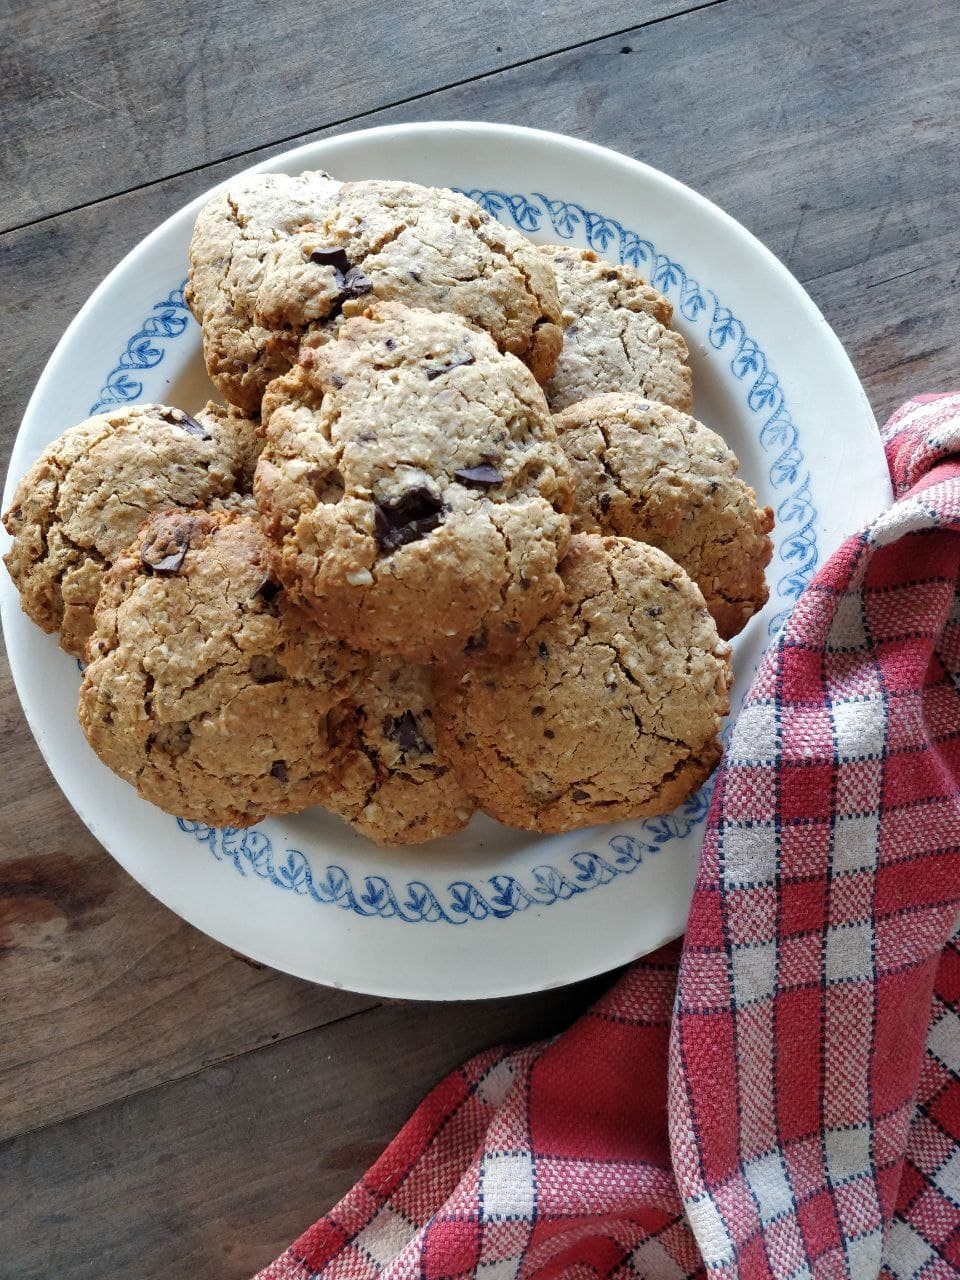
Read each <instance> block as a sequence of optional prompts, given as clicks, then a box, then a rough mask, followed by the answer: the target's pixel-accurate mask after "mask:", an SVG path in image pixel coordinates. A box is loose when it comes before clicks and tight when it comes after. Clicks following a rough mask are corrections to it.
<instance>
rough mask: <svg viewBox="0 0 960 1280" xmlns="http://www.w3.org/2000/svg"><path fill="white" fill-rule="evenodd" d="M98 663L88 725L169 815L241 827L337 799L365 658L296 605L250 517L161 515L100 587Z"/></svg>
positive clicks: (106, 758) (85, 699)
mask: <svg viewBox="0 0 960 1280" xmlns="http://www.w3.org/2000/svg"><path fill="white" fill-rule="evenodd" d="M89 657H90V662H89V665H88V667H87V669H86V672H85V674H84V678H83V683H82V685H81V689H80V703H79V715H80V724H81V726H82V728H83V731H84V733H85V734H86V736H87V739H88V741H89V742H90V745H91V746H92V747H93V749H94V751H96V753H97V755H98V756H99V757H100V759H101V760H103V762H104V763H105V764H106V765H108V766H109V767H110V768H111V769H113V771H114V772H115V773H117V774H119V775H120V777H122V778H125V779H126V780H127V781H128V782H130V783H132V785H133V786H135V787H136V788H137V790H138V791H139V792H140V794H141V795H142V796H143V797H144V798H145V799H146V800H149V801H151V802H152V803H153V804H156V805H158V806H159V807H160V808H161V809H164V810H165V811H166V812H168V813H173V814H176V815H177V816H178V817H183V818H190V819H193V820H195V821H199V822H205V823H209V824H210V825H211V826H233V827H243V826H248V825H250V824H251V823H254V822H258V821H259V820H260V819H261V818H262V817H264V816H265V815H267V814H276V813H292V812H297V811H299V810H301V809H305V808H307V807H308V806H310V805H314V804H320V803H322V802H323V801H324V800H325V799H327V797H328V795H329V794H330V792H331V790H332V789H333V787H334V785H335V783H336V779H337V775H338V772H339V770H340V768H341V766H342V763H343V758H344V753H345V747H344V746H343V745H341V744H342V742H345V740H346V735H345V726H344V723H342V721H343V717H342V716H341V717H339V718H338V717H336V716H334V715H333V714H332V713H333V712H335V710H336V708H337V707H339V706H340V705H341V704H342V702H343V700H344V698H345V697H346V696H347V695H348V694H349V692H350V690H351V687H352V683H353V681H354V679H355V678H356V673H357V671H358V670H359V669H361V667H362V666H363V664H364V659H362V658H361V657H360V656H359V655H357V654H354V653H351V652H350V650H348V649H347V648H346V647H345V646H343V645H341V644H339V643H337V642H335V641H332V640H330V639H329V638H327V637H326V636H324V635H323V633H322V632H320V631H319V630H318V629H317V628H316V626H315V625H314V624H313V622H312V620H311V619H309V618H307V617H305V616H304V614H303V613H302V612H301V611H300V610H299V609H298V608H297V607H296V606H294V605H292V604H291V603H290V602H289V600H288V599H287V598H286V596H285V593H284V592H283V590H282V589H281V587H280V585H279V584H278V583H277V582H276V580H275V579H274V578H273V577H272V576H271V573H270V549H269V547H268V546H267V544H266V541H265V539H264V538H263V535H262V534H261V533H260V530H259V528H258V527H257V525H256V524H255V523H254V522H253V521H252V520H249V519H245V518H242V517H235V516H230V515H228V514H225V513H219V514H210V513H207V512H183V511H177V512H166V513H161V514H159V515H154V516H152V517H151V518H150V520H149V521H147V523H146V524H145V525H144V528H143V530H142V531H141V533H140V536H139V537H138V539H137V541H136V542H135V543H134V545H133V546H132V547H131V548H130V550H129V551H128V552H126V553H124V554H123V555H122V556H121V557H120V558H119V559H118V560H117V563H116V564H115V565H114V567H113V568H112V569H111V570H110V571H109V572H108V573H107V574H106V575H105V577H104V580H103V588H102V591H101V596H100V602H99V604H98V605H97V610H96V629H95V632H94V635H93V638H92V639H91V642H90V647H89ZM338 721H339V723H338ZM335 730H336V732H337V733H339V734H340V735H341V736H340V737H339V738H338V737H337V736H335Z"/></svg>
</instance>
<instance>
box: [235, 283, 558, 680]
mask: <svg viewBox="0 0 960 1280" xmlns="http://www.w3.org/2000/svg"><path fill="white" fill-rule="evenodd" d="M301 359H302V363H301V365H299V366H297V367H296V368H295V369H294V370H292V371H291V373H290V374H289V375H287V376H286V377H284V378H282V379H278V380H277V381H276V382H275V383H273V384H272V386H271V387H270V390H269V392H268V394H267V396H266V398H265V400H264V406H263V409H264V416H263V421H264V426H265V430H266V443H265V447H264V450H263V453H262V455H261V458H260V462H259V465H258V468H257V474H256V480H255V485H254V490H255V493H256V497H257V502H258V505H259V507H260V511H261V516H262V520H263V525H264V529H265V530H266V532H267V533H268V535H269V536H270V537H271V538H272V539H273V541H274V542H275V543H276V545H277V567H278V572H279V574H280V576H281V578H282V579H283V581H284V582H285V583H286V584H287V585H288V586H290V587H291V588H293V589H294V590H296V591H297V592H298V593H299V594H300V595H301V596H302V598H303V599H304V601H305V602H307V603H308V604H309V606H310V607H311V608H312V609H313V610H314V611H315V613H316V615H317V617H318V618H319V620H320V622H321V625H323V626H325V627H327V628H328V629H329V630H330V631H331V632H332V633H334V634H336V635H339V636H341V637H343V638H344V639H346V640H348V641H349V642H350V643H352V644H356V645H359V646H361V647H363V648H367V649H370V650H372V651H375V652H381V653H388V654H389V653H393V654H398V655H401V656H404V657H406V658H409V659H410V660H411V661H422V662H427V661H431V660H433V659H443V658H445V657H449V656H451V655H456V654H458V653H460V652H462V651H464V650H465V649H471V650H478V649H480V650H482V649H489V650H490V651H491V652H503V651H509V650H510V649H512V648H514V647H515V646H516V644H517V643H518V642H519V640H520V639H521V638H522V637H523V636H524V635H526V634H528V633H529V632H530V631H531V630H532V628H533V627H535V626H536V624H537V623H538V622H539V621H540V619H541V618H542V617H544V616H545V614H547V613H549V612H550V611H551V610H552V609H553V608H555V606H556V604H557V603H558V601H559V599H560V596H561V594H562V584H561V582H560V578H559V576H558V575H557V572H556V566H557V563H558V561H559V560H560V559H561V558H562V556H563V553H564V551H565V549H566V544H567V539H568V536H569V520H568V518H567V515H566V512H567V511H568V509H569V506H570V502H571V497H572V491H571V486H570V480H569V474H568V467H567V462H566V458H565V457H564V454H563V451H562V450H561V449H560V447H559V446H558V444H557V442H556V436H555V434H554V430H553V427H552V425H551V422H550V418H549V413H548V412H547V408H546V402H545V401H544V398H543V393H542V391H541V390H540V388H539V386H538V385H537V383H536V381H535V380H534V378H533V377H532V375H531V374H530V372H529V370H527V369H526V368H525V367H524V366H523V365H522V364H521V363H520V362H519V360H517V359H515V358H514V357H513V356H504V355H501V354H500V352H499V351H498V350H497V348H496V346H495V345H494V343H493V341H492V339H491V338H490V337H489V336H488V335H487V334H486V333H483V332H482V331H480V330H476V329H473V328H472V327H471V326H470V325H468V324H467V323H466V322H465V321H463V320H461V319H460V318H459V317H457V316H453V315H444V314H437V313H433V312H428V311H423V310H413V309H410V308H407V307H403V306H401V305H400V304H398V303H380V304H378V305H376V306H374V307H371V308H370V309H369V311H368V312H367V313H366V314H365V315H363V316H356V317H354V318H352V319H351V320H348V321H347V322H346V323H345V324H344V326H343V328H342V329H341V331H340V336H339V338H338V339H336V340H335V341H332V342H327V343H324V344H322V345H320V346H317V347H316V348H305V349H304V351H303V352H302V356H301Z"/></svg>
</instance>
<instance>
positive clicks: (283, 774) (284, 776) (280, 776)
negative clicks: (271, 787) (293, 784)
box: [270, 760, 290, 782]
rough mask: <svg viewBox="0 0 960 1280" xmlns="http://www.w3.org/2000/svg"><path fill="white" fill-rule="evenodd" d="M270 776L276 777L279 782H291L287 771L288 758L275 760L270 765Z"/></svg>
mask: <svg viewBox="0 0 960 1280" xmlns="http://www.w3.org/2000/svg"><path fill="white" fill-rule="evenodd" d="M270 777H271V778H276V780H277V781H278V782H289V781H290V775H289V774H288V773H287V762H286V760H274V762H273V764H272V765H271V766H270Z"/></svg>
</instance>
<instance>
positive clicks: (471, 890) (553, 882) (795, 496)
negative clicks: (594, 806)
mask: <svg viewBox="0 0 960 1280" xmlns="http://www.w3.org/2000/svg"><path fill="white" fill-rule="evenodd" d="M465 194H466V195H468V196H470V197H471V198H472V199H473V200H475V201H476V202H477V203H478V204H479V205H481V207H482V208H484V209H485V210H486V211H487V212H488V213H490V214H492V215H493V216H494V217H496V218H498V219H499V220H500V221H502V222H506V223H508V224H509V223H510V222H512V223H513V224H514V225H515V226H516V227H517V228H518V229H519V230H521V231H526V232H535V231H540V230H544V229H547V230H550V231H552V232H553V234H554V235H556V236H559V237H560V239H562V240H573V239H574V238H575V237H577V236H578V235H581V234H582V237H583V239H584V240H585V241H586V243H587V244H588V245H589V246H590V248H592V249H594V250H596V252H597V253H599V254H602V255H603V256H605V257H613V256H614V254H615V255H616V257H617V259H618V260H619V261H620V262H624V263H628V264H629V265H630V266H633V267H636V268H638V269H639V270H640V271H641V272H642V273H643V274H644V275H645V276H646V278H647V279H648V280H649V281H650V282H651V283H652V284H653V285H654V286H655V287H656V288H657V289H659V290H660V291H661V292H662V293H665V294H666V295H667V296H668V297H670V298H671V299H672V301H673V302H674V304H675V306H676V309H677V310H678V311H679V313H680V314H681V315H682V316H683V318H684V319H685V320H686V321H687V322H688V323H689V324H690V325H695V326H697V327H698V328H700V329H701V330H702V331H703V333H704V334H705V336H706V339H707V341H708V342H709V344H710V346H711V347H712V348H713V349H714V350H715V351H722V352H724V355H725V356H726V357H727V358H728V360H729V367H730V370H731V372H732V373H733V375H734V377H736V378H737V380H738V381H739V382H741V383H742V384H743V388H744V396H745V399H746V404H747V407H748V408H749V410H750V412H751V414H752V415H753V416H754V417H755V419H756V422H757V436H758V439H759V441H760V445H761V447H762V449H763V450H764V452H765V453H766V454H767V456H768V457H769V472H768V477H769V481H770V486H771V488H772V489H774V490H775V491H777V492H778V493H780V494H782V497H781V498H780V500H779V502H778V504H777V508H776V519H777V525H778V527H779V529H780V530H781V532H782V533H783V534H784V535H785V536H783V537H782V540H781V544H780V553H779V554H780V560H781V561H782V564H783V570H784V571H783V572H782V574H781V576H780V577H779V579H778V580H777V583H776V587H775V591H776V594H777V596H778V597H779V598H780V599H781V600H782V601H784V603H785V606H786V607H785V608H784V609H783V610H781V611H780V612H778V613H777V614H776V616H775V617H773V618H772V619H771V621H770V624H769V631H770V634H771V635H774V634H776V632H777V631H779V629H780V627H781V625H782V624H783V622H784V620H785V618H786V616H787V614H788V613H789V610H790V606H791V605H792V603H793V601H795V600H796V599H797V597H798V596H799V595H800V593H801V591H802V590H803V589H804V587H805V586H806V585H807V583H808V582H809V581H810V579H811V578H812V576H813V573H814V569H815V568H816V565H817V560H818V551H817V532H816V510H815V508H814V505H813V499H812V496H811V492H810V475H809V472H808V471H807V470H806V468H805V465H804V456H803V452H802V450H801V448H800V443H799V437H800V433H799V431H798V429H797V426H796V424H795V423H794V421H793V419H792V418H791V416H790V413H789V410H788V409H787V406H786V402H785V398H784V394H783V388H782V387H781V385H780V380H779V378H778V377H777V375H776V374H775V373H774V372H773V370H772V369H771V368H770V365H769V362H768V360H767V357H766V355H765V354H764V351H763V349H762V348H761V347H760V345H759V343H758V342H757V341H756V339H755V338H753V337H752V336H751V335H750V334H749V333H748V332H747V330H746V327H745V325H744V323H743V321H742V320H740V319H738V317H737V316H735V315H734V314H733V312H732V311H731V310H730V309H729V307H725V306H723V304H722V303H721V302H720V300H719V298H718V297H717V295H716V294H715V293H714V292H713V291H712V290H710V289H706V288H702V287H701V285H700V284H699V282H698V281H697V280H695V279H694V278H693V277H692V276H690V275H689V274H688V272H687V271H686V270H685V269H684V268H683V266H681V264H680V263H679V262H677V261H675V260H674V259H673V258H670V257H668V256H667V255H666V254H663V253H660V252H658V250H657V249H656V247H655V246H654V244H653V242H652V241H651V240H649V239H645V238H644V237H642V236H641V235H639V234H638V233H637V232H636V231H631V230H630V229H629V228H627V227H624V226H623V225H622V224H621V223H620V222H618V221H617V220H616V219H615V218H611V217H608V216H607V215H605V214H602V213H597V212H595V211H593V210H590V209H586V208H584V206H583V205H581V204H578V203H577V202H576V201H573V200H558V199H552V198H551V197H549V196H546V195H544V194H542V193H541V192H533V193H531V194H524V193H522V192H516V193H509V192H505V191H484V190H467V191H465ZM186 283H187V282H186V281H184V282H183V284H181V285H180V287H179V288H177V289H174V290H172V291H171V292H170V294H169V295H168V296H167V297H166V298H164V299H163V300H162V301H161V302H158V303H156V304H155V305H154V307H153V308H152V310H151V312H150V315H149V316H147V317H146V318H145V319H144V321H143V324H142V325H141V327H140V329H139V330H138V331H137V332H136V333H135V334H133V335H132V336H131V337H130V338H129V340H128V341H127V343H126V346H125V347H124V350H123V352H122V354H121V356H120V358H119V360H118V362H117V364H116V366H115V367H114V368H113V369H111V371H110V373H109V374H108V375H107V378H106V380H105V382H104V384H103V386H102V387H101V389H100V393H99V396H98V398H97V400H96V402H95V403H94V404H93V405H92V407H91V409H90V412H91V413H99V412H102V411H103V410H104V409H108V408H109V407H110V406H112V405H119V404H129V403H132V402H133V401H135V400H137V399H139V397H140V396H141V395H142V394H143V384H142V383H141V382H140V381H139V380H138V379H137V378H136V376H135V374H136V372H137V371H138V370H146V369H152V368H154V367H156V366H157V365H158V364H160V362H161V361H162V360H163V357H164V353H165V350H166V345H165V344H167V343H169V342H171V341H176V339H177V338H179V337H181V336H182V334H183V333H184V332H185V330H186V329H187V327H188V325H189V322H190V311H189V308H188V307H187V305H186V302H185V301H184V292H183V291H184V288H185V286H186ZM711 790H712V788H711V784H710V783H707V784H706V786H704V787H703V788H701V790H700V791H699V792H698V793H697V794H696V795H694V796H691V797H690V798H689V800H687V801H686V803H685V804H684V805H682V806H681V807H680V808H679V809H678V810H676V812H674V813H672V814H668V815H666V816H664V817H661V818H654V819H649V820H648V821H646V822H644V823H642V824H641V825H640V827H639V830H638V832H637V834H635V835H627V834H618V835H614V836H612V837H611V838H610V839H609V840H608V841H607V844H606V848H605V849H604V850H603V852H602V853H597V852H592V851H587V850H582V851H580V852H577V853H574V854H571V855H570V857H569V858H568V859H567V861H566V863H565V864H564V865H562V866H553V865H549V864H544V865H541V866H535V867H532V868H530V870H529V871H527V872H526V873H524V874H520V875H518V874H511V873H506V872H503V873H498V874H496V875H493V876H489V877H487V878H486V879H485V880H483V881H482V882H481V883H479V884H474V883H472V882H470V881H467V880H454V881H451V882H450V883H449V884H447V885H446V886H445V887H444V888H442V889H440V888H437V887H435V886H431V885H429V884H427V883H426V882H424V881H422V880H412V881H409V882H408V883H407V884H405V885H400V884H394V883H391V881H390V880H388V879H387V878H386V877H385V876H383V875H365V876H363V877H362V878H359V877H358V879H357V881H356V882H354V880H353V879H352V878H351V876H350V873H349V872H347V871H346V870H345V869H344V868H343V867H341V866H339V865H337V864H335V863H334V864H330V865H328V866H326V867H323V868H322V870H321V869H318V868H315V867H314V866H313V865H312V863H311V861H310V859H309V858H308V857H307V855H306V854H305V853H303V852H301V851H300V850H299V849H282V850H276V849H274V845H273V841H272V840H271V839H270V837H269V836H268V835H267V834H266V833H265V832H264V831H263V830H261V829H260V828H258V827H250V828H247V829H246V830H234V829H233V828H230V827H227V828H224V829H222V830H217V829H214V828H212V827H208V826H205V825H204V824H203V823H198V822H188V821H186V820H185V819H182V818H178V819H177V825H178V826H179V828H180V830H181V831H182V832H185V833H186V834H188V835H190V836H192V837H193V838H194V839H195V840H197V841H198V842H199V843H201V844H203V845H206V846H207V848H208V849H209V852H210V854H211V855H212V856H213V857H214V858H215V859H216V860H217V861H218V862H222V863H224V864H226V865H232V866H233V868H234V869H235V870H236V871H237V872H238V873H239V874H240V875H242V876H250V875H252V876H255V877H258V878H260V879H262V880H265V881H268V882H269V883H270V884H272V885H275V886H276V887H277V888H279V889H283V890H285V891H286V892H288V893H293V894H296V895H298V896H301V897H306V898H309V899H311V900H312V901H314V902H316V903H319V904H322V905H324V906H335V907H339V908H341V909H342V910H346V911H352V912H354V913H355V914H356V915H359V916H364V917H367V918H379V919H392V920H402V921H404V922H406V923H411V924H412V923H431V924H435V923H443V924H451V925H461V924H465V923H467V921H470V920H474V921H479V920H503V919H506V918H508V917H510V916H513V915H516V914H517V913H518V912H522V911H526V910H528V909H529V908H530V907H549V906H553V905H554V904H555V903H558V902H564V901H568V900H569V899H570V898H574V897H576V896H577V895H579V894H582V893H587V892H589V891H590V890H592V889H596V888H599V887H600V886H601V885H605V884H609V883H610V882H611V881H613V880H616V879H617V878H619V877H620V876H623V875H630V874H631V873H632V872H634V871H635V870H636V869H637V867H640V866H642V865H643V863H644V861H645V860H647V859H649V858H650V857H653V856H656V855H657V854H659V853H660V851H661V850H662V849H663V848H664V847H665V846H666V845H667V844H668V843H669V842H670V841H672V840H674V839H677V838H682V837H684V836H687V835H689V834H690V832H691V831H692V830H693V829H694V827H696V826H698V825H699V824H700V823H701V822H702V821H703V820H704V819H705V818H706V815H707V809H708V807H709V801H710V795H711Z"/></svg>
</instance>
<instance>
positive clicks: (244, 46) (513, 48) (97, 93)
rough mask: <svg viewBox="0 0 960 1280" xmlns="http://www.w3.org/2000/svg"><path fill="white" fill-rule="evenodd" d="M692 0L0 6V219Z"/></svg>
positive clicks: (52, 1) (233, 0)
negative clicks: (0, 197)
mask: <svg viewBox="0 0 960 1280" xmlns="http://www.w3.org/2000/svg"><path fill="white" fill-rule="evenodd" d="M694 2H695V0H687V2H686V3H684V2H683V0H630V2H629V3H623V0H593V3H592V4H590V5H588V6H585V7H582V8H580V9H579V10H577V13H576V19H575V21H571V10H570V6H569V4H567V3H565V2H564V0H540V3H538V4H537V6H536V11H535V13H534V12H532V11H531V10H530V8H528V7H527V6H526V5H519V4H511V3H504V0H478V2H477V3H474V4H469V5H458V4H448V3H445V2H444V0H414V2H412V3H411V2H408V3H404V4H403V6H402V9H401V8H398V9H397V10H396V11H392V10H391V11H389V16H388V15H387V11H386V10H385V8H384V5H383V3H382V0H350V3H348V4H343V3H339V2H338V0H317V2H316V3H314V4H312V5H311V6H310V7H309V8H308V9H304V7H303V6H302V5H300V4H295V3H293V2H292V0H274V2H273V3H270V4H257V3H254V2H253V0H226V3H222V4H209V5H208V4H193V3H189V2H188V0H173V2H172V3H167V4H155V3H151V0H125V2H124V3H123V4H115V3H110V2H109V0H91V2H90V3H86V4H82V5H77V4H75V3H74V0H28V3H26V4H19V5H16V6H4V8H3V10H2V11H0V13H2V14H3V17H2V18H0V134H2V136H3V138H4V148H3V151H2V153H0V156H2V158H0V189H2V190H3V191H4V192H8V193H10V198H5V199H4V201H3V207H2V210H0V230H2V229H5V228H8V227H11V226H17V225H19V224H21V223H24V222H28V221H32V220H33V219H35V218H38V217H44V216H47V215H49V214H51V213H57V212H59V211H61V210H62V209H64V208H68V207H70V206H72V205H76V204H80V203H83V202H85V201H88V200H98V199H102V198H103V197H104V196H105V195H113V194H115V193H116V192H118V191H124V190H128V189H129V188H132V187H136V186H139V185H140V184H141V183H144V182H154V181H156V180H157V178H161V177H167V176H168V175H170V174H172V173H178V172H182V171H183V170H185V169H190V168H193V167H195V166H199V165H204V164H210V163H211V162H213V161H215V160H220V159H222V158H223V157H225V156H229V155H235V154H237V153H239V152H245V151H249V150H250V148H251V147H256V146H261V145H263V144H265V143H272V142H274V141H276V140H277V139H279V138H286V137H290V136H291V135H293V134H296V133H301V132H303V130H304V129H305V128H314V129H315V128H320V127H322V126H325V125H330V124H332V123H334V122H335V121H338V120H347V119H354V118H356V117H357V116H360V115H362V114H364V113H367V112H370V111H374V110H376V109H377V108H378V107H382V106H384V105H386V104H388V103H391V102H398V101H401V100H404V99H410V98H413V97H416V96H417V95H421V94H424V93H428V92H431V91H433V90H436V89H437V88H438V87H439V86H441V85H444V84H449V83H452V82H455V81H463V80H467V79H470V78H472V77H476V76H482V75H489V74H491V73H494V72H496V71H498V70H500V69H502V68H504V67H508V66H510V65H511V64H516V63H524V62H526V61H528V60H529V59H531V58H537V57H542V56H543V55H544V54H545V53H549V52H550V51H551V50H555V49H558V48H563V47H564V46H567V45H572V44H582V43H583V41H585V40H590V39H592V38H595V37H597V36H602V35H604V34H606V33H607V32H609V31H614V30H617V29H618V28H621V27H630V26H633V25H634V24H636V23H640V22H649V21H655V20H658V19H661V18H663V17H664V16H666V15H669V14H672V13H675V12H677V11H679V10H682V9H684V8H688V7H689V6H690V4H691V3H694ZM78 157H82V160H81V161H80V162H79V163H78ZM65 172H66V173H67V174H69V180H68V181H64V174H65Z"/></svg>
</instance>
